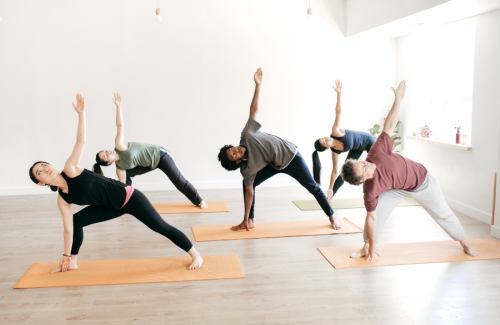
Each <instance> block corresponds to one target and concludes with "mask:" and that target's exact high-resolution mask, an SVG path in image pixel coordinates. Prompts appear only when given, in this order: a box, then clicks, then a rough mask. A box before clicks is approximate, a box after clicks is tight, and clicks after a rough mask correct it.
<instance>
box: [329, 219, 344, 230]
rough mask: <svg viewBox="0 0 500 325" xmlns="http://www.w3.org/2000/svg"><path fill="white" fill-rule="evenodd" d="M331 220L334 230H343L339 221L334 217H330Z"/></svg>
mask: <svg viewBox="0 0 500 325" xmlns="http://www.w3.org/2000/svg"><path fill="white" fill-rule="evenodd" d="M328 218H330V223H331V224H332V228H333V229H335V230H339V229H341V228H342V227H341V226H340V224H339V223H338V222H337V220H336V219H335V218H334V217H333V216H330V217H328Z"/></svg>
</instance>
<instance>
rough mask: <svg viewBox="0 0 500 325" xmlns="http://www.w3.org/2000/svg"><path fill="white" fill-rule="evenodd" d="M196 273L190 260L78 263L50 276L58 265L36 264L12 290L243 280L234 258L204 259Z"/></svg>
mask: <svg viewBox="0 0 500 325" xmlns="http://www.w3.org/2000/svg"><path fill="white" fill-rule="evenodd" d="M203 260H204V262H203V265H202V266H201V268H200V269H198V270H188V267H189V264H191V258H190V257H189V256H186V257H169V258H146V259H131V260H104V261H82V262H78V270H73V271H67V272H64V273H62V272H60V273H52V274H51V273H49V270H51V269H52V268H54V267H56V266H57V265H58V264H59V262H52V263H35V264H33V265H32V266H31V268H30V269H29V270H28V272H26V273H25V274H24V275H23V277H22V278H21V279H20V280H19V281H18V282H17V284H16V285H15V286H14V289H26V288H48V287H74V286H93V285H108V284H131V283H158V282H180V281H201V280H220V279H239V278H244V277H245V274H244V273H243V268H242V266H241V263H240V258H239V257H238V255H237V254H234V255H213V256H203Z"/></svg>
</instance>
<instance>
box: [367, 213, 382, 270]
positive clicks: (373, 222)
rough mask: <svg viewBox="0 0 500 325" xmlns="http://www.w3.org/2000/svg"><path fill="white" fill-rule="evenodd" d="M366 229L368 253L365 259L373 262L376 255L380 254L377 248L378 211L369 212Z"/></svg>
mask: <svg viewBox="0 0 500 325" xmlns="http://www.w3.org/2000/svg"><path fill="white" fill-rule="evenodd" d="M365 229H366V232H367V233H368V243H369V247H368V254H367V255H366V257H365V261H367V262H371V261H373V260H374V258H375V255H378V256H380V254H379V253H378V250H377V241H376V239H377V212H376V211H373V212H367V214H366V220H365Z"/></svg>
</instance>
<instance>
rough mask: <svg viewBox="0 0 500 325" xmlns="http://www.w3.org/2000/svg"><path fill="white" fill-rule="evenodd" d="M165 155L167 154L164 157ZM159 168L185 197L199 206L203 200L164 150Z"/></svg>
mask: <svg viewBox="0 0 500 325" xmlns="http://www.w3.org/2000/svg"><path fill="white" fill-rule="evenodd" d="M163 153H165V154H164V155H163ZM158 168H159V169H161V170H162V171H163V172H164V173H165V175H167V177H168V179H170V181H171V182H172V183H173V184H174V186H175V188H177V189H178V190H179V191H180V192H181V193H182V194H184V196H186V197H187V198H188V199H189V201H191V203H193V204H194V205H196V206H198V205H199V204H200V203H201V201H203V199H202V198H201V196H200V195H199V194H198V191H197V190H196V189H195V188H194V186H193V185H192V184H191V183H190V182H189V181H188V180H187V179H186V178H185V177H184V175H183V174H182V172H181V171H180V169H179V168H178V167H177V164H176V163H175V160H174V158H173V157H172V156H171V155H170V153H169V152H168V151H167V150H165V149H163V148H162V157H161V159H160V162H159V163H158Z"/></svg>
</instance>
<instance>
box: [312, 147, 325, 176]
mask: <svg viewBox="0 0 500 325" xmlns="http://www.w3.org/2000/svg"><path fill="white" fill-rule="evenodd" d="M314 149H316V150H314V152H313V154H312V159H313V178H314V181H315V182H316V184H318V185H321V161H320V160H319V155H318V151H319V152H323V151H325V150H326V147H325V146H324V145H322V144H321V142H319V139H318V140H316V141H315V142H314Z"/></svg>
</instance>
